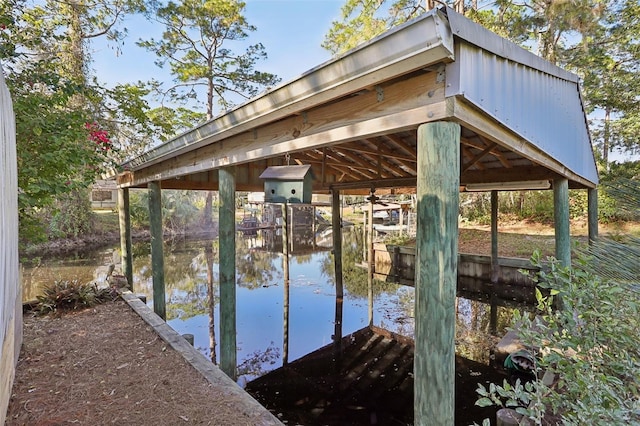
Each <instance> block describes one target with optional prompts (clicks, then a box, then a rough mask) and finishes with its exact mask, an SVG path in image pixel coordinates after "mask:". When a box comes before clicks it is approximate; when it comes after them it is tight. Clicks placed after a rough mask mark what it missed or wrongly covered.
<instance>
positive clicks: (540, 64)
mask: <svg viewBox="0 0 640 426" xmlns="http://www.w3.org/2000/svg"><path fill="white" fill-rule="evenodd" d="M443 9H445V8H443ZM445 10H446V15H447V18H448V19H449V25H450V28H451V32H452V33H453V35H454V36H455V37H459V38H461V39H463V40H465V41H466V42H468V43H471V44H473V45H475V46H478V47H480V48H481V49H484V50H486V51H489V52H491V53H493V54H495V55H498V56H500V57H502V58H505V59H508V60H510V61H514V62H517V63H520V64H522V65H526V66H528V67H531V68H534V69H536V70H539V71H542V72H545V73H547V74H551V75H554V76H556V77H558V78H562V79H564V80H568V81H573V82H575V83H578V82H579V77H578V76H577V75H575V74H573V73H571V72H569V71H566V70H564V69H562V68H560V67H558V66H557V65H554V64H552V63H551V62H549V61H547V60H544V59H542V58H541V57H539V56H537V55H535V54H533V53H532V52H530V51H528V50H527V49H524V48H522V47H520V46H518V45H517V44H515V43H513V42H511V41H509V40H507V39H505V38H503V37H500V36H499V35H497V34H495V33H493V32H491V31H490V30H488V29H486V28H484V27H483V26H482V25H480V24H477V23H475V22H473V21H471V20H469V19H468V18H465V17H464V16H463V15H461V14H459V13H457V12H456V11H454V10H453V9H451V8H450V7H448V6H447V7H446V9H445Z"/></svg>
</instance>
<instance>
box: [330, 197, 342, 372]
mask: <svg viewBox="0 0 640 426" xmlns="http://www.w3.org/2000/svg"><path fill="white" fill-rule="evenodd" d="M340 211H341V209H340V191H339V190H337V189H333V190H332V191H331V228H332V229H333V259H334V268H335V276H336V315H335V322H334V330H333V344H334V359H335V360H339V359H340V355H341V353H342V305H343V302H344V288H343V282H342V218H341V212H340Z"/></svg>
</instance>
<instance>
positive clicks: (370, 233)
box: [367, 190, 376, 326]
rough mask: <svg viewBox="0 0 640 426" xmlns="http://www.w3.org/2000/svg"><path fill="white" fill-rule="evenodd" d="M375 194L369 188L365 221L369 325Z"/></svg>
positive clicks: (371, 297) (371, 302) (373, 267)
mask: <svg viewBox="0 0 640 426" xmlns="http://www.w3.org/2000/svg"><path fill="white" fill-rule="evenodd" d="M375 199H376V196H375V194H374V191H373V190H371V195H370V200H369V222H368V223H367V234H368V237H369V238H368V239H367V250H368V252H367V299H368V300H369V326H372V325H373V271H374V269H375V263H374V262H375V259H374V252H373V205H374V204H375Z"/></svg>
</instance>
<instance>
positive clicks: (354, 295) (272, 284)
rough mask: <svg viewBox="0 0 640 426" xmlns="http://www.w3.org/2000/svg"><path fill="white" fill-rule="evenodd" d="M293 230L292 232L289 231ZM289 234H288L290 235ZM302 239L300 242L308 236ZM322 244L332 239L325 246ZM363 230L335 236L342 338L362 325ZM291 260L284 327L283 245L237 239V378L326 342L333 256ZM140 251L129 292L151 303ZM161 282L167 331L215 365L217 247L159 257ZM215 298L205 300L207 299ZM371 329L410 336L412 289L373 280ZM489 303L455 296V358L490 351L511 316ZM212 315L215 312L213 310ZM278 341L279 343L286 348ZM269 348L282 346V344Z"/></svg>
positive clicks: (178, 249)
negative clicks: (339, 248) (339, 254)
mask: <svg viewBox="0 0 640 426" xmlns="http://www.w3.org/2000/svg"><path fill="white" fill-rule="evenodd" d="M296 232H298V230H296ZM294 236H295V234H294ZM304 238H306V239H308V237H307V236H305V237H304ZM328 240H329V241H330V238H329V239H328ZM362 244H363V242H362V232H361V229H358V228H354V227H352V228H344V229H343V275H344V301H343V305H342V307H341V308H342V310H343V313H344V315H343V318H342V334H343V335H348V334H350V333H352V332H354V331H356V330H358V329H360V328H362V327H364V326H366V325H367V323H368V318H367V317H368V313H367V272H366V269H364V268H362V267H360V266H358V265H359V264H361V263H362V253H363V248H362V247H363V246H362ZM292 246H293V248H294V250H293V252H292V253H291V255H290V259H289V262H290V289H289V290H290V297H289V306H288V308H289V319H290V321H289V324H287V330H285V329H284V327H283V318H284V312H285V307H284V303H285V294H284V291H283V289H284V282H283V280H284V276H283V257H282V241H281V239H279V238H278V235H277V232H274V231H273V230H270V231H269V232H263V231H258V232H257V233H254V235H248V236H244V235H242V233H238V234H237V243H236V250H237V252H236V268H237V272H236V277H237V304H236V306H237V334H238V359H239V360H242V361H241V363H240V364H241V366H239V368H241V371H239V373H240V374H242V373H243V372H245V371H246V372H247V374H250V375H254V374H257V372H260V373H262V372H267V371H269V370H271V369H273V368H274V366H279V365H278V364H280V363H281V362H282V361H284V360H283V358H282V357H283V355H284V352H283V350H284V348H285V347H287V356H288V360H291V361H293V360H295V359H297V358H299V357H301V356H303V355H306V354H308V353H310V352H312V351H314V350H316V349H318V348H320V347H322V346H325V345H327V344H330V343H332V342H334V339H333V338H332V337H333V335H334V333H335V321H336V306H337V304H336V300H335V299H336V297H335V296H336V293H335V278H334V277H335V272H334V266H333V261H334V259H333V254H332V252H331V251H330V247H327V246H325V247H317V246H316V245H315V244H314V245H313V247H309V246H308V245H304V244H300V243H296V242H293V243H292ZM136 249H137V250H138V253H137V257H134V259H135V262H134V274H135V277H134V280H135V285H136V292H141V291H142V292H146V293H147V294H148V295H149V298H148V300H151V297H150V294H151V292H152V284H151V273H150V271H149V268H150V266H149V265H150V261H149V257H148V256H145V253H144V252H143V251H141V249H140V248H136ZM165 256H166V258H167V261H166V262H165V267H166V272H165V280H166V285H167V296H168V304H167V308H168V311H167V315H168V322H169V324H170V325H171V326H172V327H173V328H174V329H176V330H177V331H178V332H180V333H191V334H194V336H195V341H196V347H198V348H199V349H200V350H201V351H202V352H203V353H204V354H205V355H206V356H209V357H211V359H212V360H214V361H215V360H216V350H217V346H216V343H215V336H216V332H215V326H216V324H218V323H219V322H218V321H219V301H218V296H217V295H218V290H219V289H218V279H217V271H218V246H217V241H215V240H214V241H198V242H183V243H182V244H180V245H178V244H176V245H171V246H170V250H167V251H166V255H165ZM210 294H214V297H213V298H209V295H210ZM374 299H375V304H374V305H375V316H374V318H375V325H377V326H379V327H382V328H385V329H387V330H389V331H392V332H394V333H398V334H401V335H405V336H408V337H411V338H412V337H413V332H414V290H413V288H412V287H408V286H401V285H397V284H394V283H389V282H383V281H376V282H375V285H374ZM487 302H488V301H487V300H484V301H482V300H472V299H467V298H458V304H457V313H458V320H457V327H456V329H457V332H456V343H457V345H458V346H457V350H458V352H459V353H460V354H461V355H463V356H465V357H469V358H470V359H474V360H478V361H486V360H487V359H488V357H489V352H488V345H487V343H489V342H490V341H491V340H492V339H493V337H492V336H494V335H495V333H498V335H500V333H502V332H503V331H504V328H505V326H506V324H507V323H508V321H509V318H510V316H511V309H510V308H509V309H507V308H503V307H495V306H494V307H493V308H492V307H491V304H490V303H487ZM212 312H213V315H211V313H212ZM285 340H286V341H285ZM273 342H282V346H280V345H277V346H276V345H274V343H273Z"/></svg>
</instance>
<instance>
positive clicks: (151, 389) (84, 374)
mask: <svg viewBox="0 0 640 426" xmlns="http://www.w3.org/2000/svg"><path fill="white" fill-rule="evenodd" d="M239 404H240V402H239V401H238V400H237V398H234V396H233V395H228V394H226V393H225V392H221V391H220V389H216V388H215V387H213V386H211V385H210V384H209V382H207V381H206V380H205V379H204V378H203V377H202V376H201V375H200V374H199V373H198V372H197V371H196V370H195V369H194V368H193V367H191V366H190V365H189V364H188V363H187V362H186V361H185V360H184V359H183V358H182V356H180V355H179V354H178V353H177V352H176V351H174V350H173V349H172V348H171V347H169V346H168V345H167V344H166V343H165V342H164V341H162V340H161V339H160V338H159V337H158V336H157V334H156V333H155V332H154V331H153V329H152V328H151V327H150V326H148V325H147V324H146V323H145V322H144V321H143V320H142V319H141V318H140V317H139V316H138V315H137V314H136V313H135V312H133V311H132V310H131V308H129V306H128V305H127V304H126V303H124V302H123V301H116V302H107V303H105V304H103V305H98V306H96V307H94V308H90V309H87V310H83V311H78V312H71V313H68V314H64V315H61V316H57V317H54V316H44V317H35V316H33V315H32V314H30V313H27V314H25V318H24V343H23V347H22V351H21V353H20V358H19V361H18V367H17V371H16V378H15V382H14V386H13V390H12V396H11V401H10V403H9V409H8V412H7V421H6V424H7V425H66V424H86V425H107V424H109V425H113V424H115V425H180V424H185V425H186V424H197V425H230V426H231V425H251V426H253V424H254V422H253V421H252V420H251V419H250V418H249V417H247V416H246V415H244V414H243V413H242V411H241V410H240V409H239V408H238V406H239Z"/></svg>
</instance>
